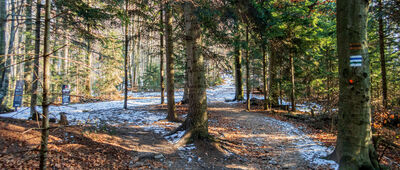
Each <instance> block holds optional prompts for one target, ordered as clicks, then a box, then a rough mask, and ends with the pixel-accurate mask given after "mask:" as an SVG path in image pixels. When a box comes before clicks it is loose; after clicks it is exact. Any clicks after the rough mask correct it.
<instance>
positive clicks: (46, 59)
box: [39, 0, 51, 170]
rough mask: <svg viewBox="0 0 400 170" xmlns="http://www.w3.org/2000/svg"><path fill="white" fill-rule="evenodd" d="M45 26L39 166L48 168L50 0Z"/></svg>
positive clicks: (47, 3) (47, 1) (46, 6)
mask: <svg viewBox="0 0 400 170" xmlns="http://www.w3.org/2000/svg"><path fill="white" fill-rule="evenodd" d="M45 9H46V12H45V27H44V46H43V49H44V51H43V102H42V107H43V119H42V128H43V129H42V141H41V145H40V165H39V168H40V169H41V170H42V169H46V160H47V152H48V148H47V143H48V138H49V103H50V101H49V100H48V90H49V78H50V77H49V75H50V67H49V66H50V65H49V59H50V56H49V55H50V53H49V52H50V50H49V49H50V48H49V42H50V9H51V2H50V0H46V5H45Z"/></svg>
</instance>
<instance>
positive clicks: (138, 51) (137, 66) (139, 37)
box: [133, 16, 142, 85]
mask: <svg viewBox="0 0 400 170" xmlns="http://www.w3.org/2000/svg"><path fill="white" fill-rule="evenodd" d="M137 29H138V37H137V46H136V55H135V58H136V59H137V61H136V62H135V68H134V70H133V80H134V81H135V83H134V84H135V85H138V81H137V77H138V74H139V73H138V72H139V68H140V63H139V59H140V48H141V45H140V44H141V41H142V39H141V35H142V33H141V23H140V16H138V28H137Z"/></svg>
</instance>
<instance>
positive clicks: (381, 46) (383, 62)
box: [378, 0, 388, 109]
mask: <svg viewBox="0 0 400 170" xmlns="http://www.w3.org/2000/svg"><path fill="white" fill-rule="evenodd" d="M378 7H379V13H378V15H379V19H378V22H379V54H380V60H381V73H382V104H383V107H385V109H386V108H387V106H388V94H387V81H386V60H385V35H384V30H383V25H384V23H383V5H382V0H378Z"/></svg>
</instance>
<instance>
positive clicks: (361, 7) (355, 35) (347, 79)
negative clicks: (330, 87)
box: [331, 0, 380, 169]
mask: <svg viewBox="0 0 400 170" xmlns="http://www.w3.org/2000/svg"><path fill="white" fill-rule="evenodd" d="M368 3H369V2H368V1H365V0H338V1H337V18H336V19H337V44H338V55H339V84H340V86H339V89H340V96H339V122H338V137H337V143H336V150H335V152H334V153H333V154H332V155H331V156H332V158H333V159H335V160H337V161H338V162H339V168H340V169H380V167H379V164H378V159H377V155H376V153H375V149H374V147H373V143H372V140H371V139H372V131H371V104H370V102H371V101H370V98H371V96H370V95H371V93H370V88H371V84H370V70H369V63H370V60H369V57H368V46H367V45H368V44H367V17H368V5H369V4H368Z"/></svg>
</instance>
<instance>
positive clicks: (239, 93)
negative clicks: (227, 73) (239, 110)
mask: <svg viewBox="0 0 400 170" xmlns="http://www.w3.org/2000/svg"><path fill="white" fill-rule="evenodd" d="M234 50H235V51H234V56H235V99H234V101H241V100H243V79H242V51H241V49H240V31H239V26H237V29H236V37H235V47H234Z"/></svg>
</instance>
